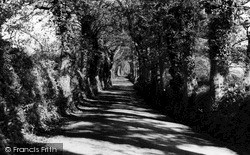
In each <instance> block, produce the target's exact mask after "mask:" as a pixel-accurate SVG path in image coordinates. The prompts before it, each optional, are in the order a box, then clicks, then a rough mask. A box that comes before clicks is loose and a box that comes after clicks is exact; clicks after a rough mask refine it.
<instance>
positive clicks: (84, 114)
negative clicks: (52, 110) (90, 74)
mask: <svg viewBox="0 0 250 155" xmlns="http://www.w3.org/2000/svg"><path fill="white" fill-rule="evenodd" d="M119 80H120V81H119ZM119 80H117V81H115V84H114V86H113V87H112V89H110V90H106V91H102V92H101V93H100V94H99V96H98V99H96V100H90V101H88V102H84V103H83V104H82V105H78V109H79V111H78V112H75V113H72V114H71V116H70V117H69V118H68V122H66V124H65V125H64V126H63V128H62V131H61V132H58V133H56V134H57V135H53V136H57V137H56V138H55V137H54V138H53V139H54V142H57V141H60V142H63V143H64V149H65V150H67V151H70V152H75V153H76V154H110V155H111V154H112V155H113V154H135V155H138V154H151V155H153V154H154V155H163V154H170V155H175V154H181V155H188V154H190V155H198V154H211V151H216V154H225V153H227V154H234V153H233V152H232V151H230V150H228V149H226V148H223V147H219V146H213V144H212V143H211V142H209V141H207V140H204V139H203V138H202V137H201V136H200V135H198V134H195V133H193V132H192V131H191V130H190V128H189V127H187V126H185V125H182V124H177V123H174V122H171V119H170V118H167V117H166V116H164V115H160V114H158V113H157V112H156V111H154V110H152V109H150V108H149V107H147V105H145V104H144V103H143V100H141V99H139V98H138V97H137V96H136V95H135V92H134V90H133V88H132V84H131V83H129V82H128V81H126V80H125V79H119ZM56 140H57V141H56ZM212 154H214V152H213V153H212Z"/></svg>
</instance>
